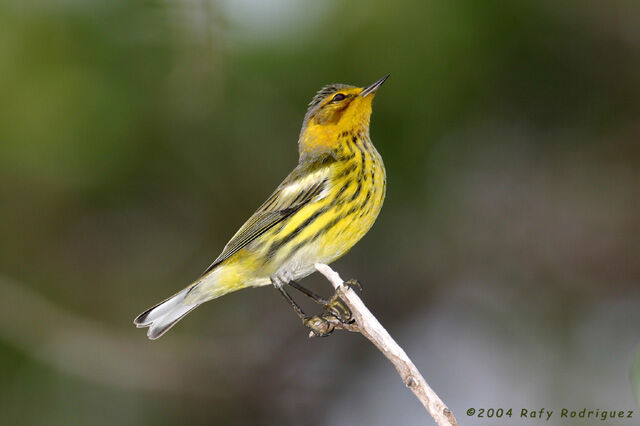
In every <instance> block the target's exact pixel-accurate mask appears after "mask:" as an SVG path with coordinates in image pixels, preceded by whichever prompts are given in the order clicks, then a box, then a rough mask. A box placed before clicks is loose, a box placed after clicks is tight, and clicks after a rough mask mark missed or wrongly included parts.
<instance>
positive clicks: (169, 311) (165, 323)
mask: <svg viewBox="0 0 640 426" xmlns="http://www.w3.org/2000/svg"><path fill="white" fill-rule="evenodd" d="M192 288H193V287H192V286H190V287H187V288H185V289H184V290H182V291H181V292H179V293H177V294H175V295H173V296H171V297H170V298H168V299H167V300H165V301H164V302H161V303H159V304H157V305H156V306H154V307H153V308H150V309H148V310H146V311H145V312H143V313H141V314H140V315H138V317H137V318H136V319H135V320H133V323H134V324H135V325H136V327H139V328H140V327H149V331H148V332H147V336H148V337H149V339H157V338H158V337H160V336H162V335H163V334H164V333H166V332H167V330H169V329H170V328H171V327H173V326H174V325H175V323H177V322H178V321H180V319H181V318H182V317H184V316H185V315H187V314H188V313H189V312H191V310H193V309H195V308H196V307H197V306H198V305H199V303H195V304H189V305H186V304H184V303H183V302H184V298H185V297H186V295H187V293H189V290H191V289H192Z"/></svg>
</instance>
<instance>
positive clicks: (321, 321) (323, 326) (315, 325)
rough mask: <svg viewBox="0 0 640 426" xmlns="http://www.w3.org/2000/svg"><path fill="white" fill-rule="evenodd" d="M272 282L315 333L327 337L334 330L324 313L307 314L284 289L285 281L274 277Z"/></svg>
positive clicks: (303, 322)
mask: <svg viewBox="0 0 640 426" xmlns="http://www.w3.org/2000/svg"><path fill="white" fill-rule="evenodd" d="M271 282H272V283H273V286H274V287H275V288H276V289H278V291H279V292H280V294H281V295H282V297H284V299H285V300H286V301H287V302H288V303H289V305H290V306H291V307H292V308H293V311H294V312H295V313H296V315H298V317H299V318H300V319H301V320H302V324H304V325H305V326H306V327H308V328H309V329H311V332H312V333H313V335H315V336H318V337H326V336H328V335H330V334H331V333H332V332H333V330H334V326H333V325H332V324H331V323H330V322H329V321H327V319H326V318H325V317H324V316H323V315H321V316H313V317H310V316H308V315H307V314H305V313H304V311H303V310H302V308H300V306H299V305H298V304H297V303H296V301H295V300H293V298H292V297H291V295H289V293H287V291H286V290H285V289H284V285H283V282H282V281H281V280H280V279H277V278H273V279H272V280H271Z"/></svg>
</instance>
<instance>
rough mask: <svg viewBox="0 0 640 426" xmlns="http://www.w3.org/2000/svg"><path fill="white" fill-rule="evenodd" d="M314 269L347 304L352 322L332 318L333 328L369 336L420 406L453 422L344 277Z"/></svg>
mask: <svg viewBox="0 0 640 426" xmlns="http://www.w3.org/2000/svg"><path fill="white" fill-rule="evenodd" d="M315 267H316V269H317V270H318V272H320V273H321V274H322V275H324V276H325V277H326V278H327V279H328V280H329V282H331V284H332V285H333V287H334V288H335V289H336V291H337V292H338V294H339V295H340V298H341V299H342V300H343V301H344V302H345V303H346V304H347V306H349V309H351V313H352V315H353V318H354V319H355V322H354V323H353V324H341V323H339V322H332V324H331V325H332V326H333V327H335V328H342V329H345V330H349V331H354V332H359V333H360V334H362V335H363V336H364V337H366V338H367V339H369V340H370V341H371V343H373V344H374V345H375V346H376V347H377V348H378V349H379V350H380V352H382V354H383V355H384V356H386V357H387V359H389V361H391V363H392V364H393V366H394V367H395V368H396V370H397V371H398V374H399V375H400V377H401V378H402V381H403V383H404V384H405V385H406V386H407V387H408V388H409V389H411V391H413V393H414V394H415V395H416V397H417V398H418V399H419V400H420V402H421V403H422V405H424V408H426V410H427V411H428V412H429V414H431V417H433V419H434V420H435V421H436V423H437V424H438V425H440V426H457V425H458V422H457V421H456V418H455V417H454V415H453V412H452V411H451V410H450V409H449V408H448V407H447V406H446V405H445V404H444V402H442V400H441V399H440V398H439V397H438V395H437V394H436V393H435V392H434V391H433V389H431V387H429V385H428V384H427V382H426V380H425V379H424V377H422V374H420V372H419V371H418V369H417V368H416V366H415V365H414V364H413V362H412V361H411V359H409V357H408V356H407V354H406V353H405V351H404V350H403V349H402V348H401V347H400V346H399V345H398V344H397V343H396V341H395V340H393V338H392V337H391V336H390V335H389V333H388V332H387V330H385V328H384V327H383V326H382V324H380V322H379V321H378V320H377V319H376V317H374V316H373V314H372V313H371V311H369V309H367V307H366V306H365V304H364V303H363V302H362V300H361V299H360V297H358V295H357V294H356V292H355V291H353V289H351V288H349V287H348V286H345V285H344V281H342V278H340V275H338V273H337V272H335V271H334V270H333V269H331V268H330V267H329V266H328V265H325V264H322V263H316V265H315Z"/></svg>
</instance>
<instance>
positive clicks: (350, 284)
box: [342, 278, 362, 291]
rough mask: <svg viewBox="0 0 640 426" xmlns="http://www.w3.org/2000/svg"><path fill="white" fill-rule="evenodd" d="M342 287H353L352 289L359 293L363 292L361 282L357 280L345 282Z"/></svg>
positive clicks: (352, 279)
mask: <svg viewBox="0 0 640 426" xmlns="http://www.w3.org/2000/svg"><path fill="white" fill-rule="evenodd" d="M342 285H345V286H347V287H351V288H353V289H356V290H358V291H362V284H360V281H358V280H357V279H355V278H351V279H350V280H347V281H345V282H344V283H343V284H342Z"/></svg>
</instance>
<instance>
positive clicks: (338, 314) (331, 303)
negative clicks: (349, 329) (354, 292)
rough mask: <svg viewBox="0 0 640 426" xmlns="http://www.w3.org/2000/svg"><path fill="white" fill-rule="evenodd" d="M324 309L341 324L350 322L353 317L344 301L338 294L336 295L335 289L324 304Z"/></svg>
mask: <svg viewBox="0 0 640 426" xmlns="http://www.w3.org/2000/svg"><path fill="white" fill-rule="evenodd" d="M323 307H324V310H325V311H327V313H328V314H329V315H331V317H333V318H335V319H337V320H338V321H340V322H341V323H343V324H351V323H352V322H353V321H354V319H353V315H352V314H351V310H350V309H349V307H348V306H347V304H346V303H344V301H343V300H342V299H340V296H338V292H337V291H336V292H335V293H334V295H333V296H332V297H331V299H329V300H328V301H327V302H326V303H325V304H324V306H323Z"/></svg>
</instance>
